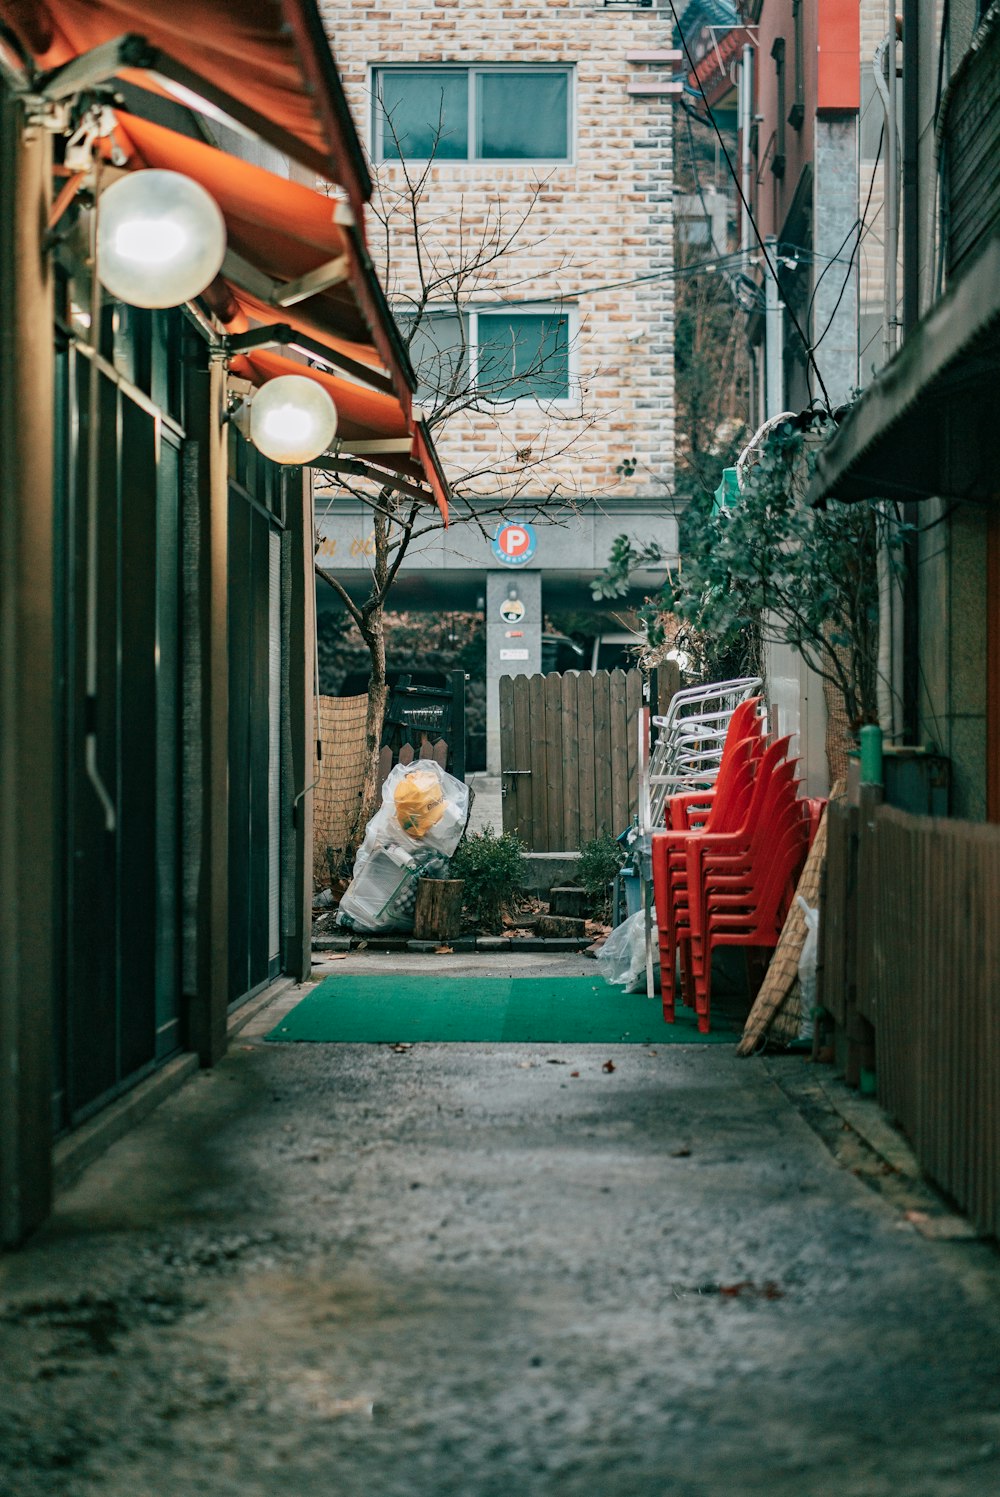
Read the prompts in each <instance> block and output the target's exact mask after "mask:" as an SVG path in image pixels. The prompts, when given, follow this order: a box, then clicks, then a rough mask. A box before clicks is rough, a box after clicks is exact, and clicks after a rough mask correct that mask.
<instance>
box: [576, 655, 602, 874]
mask: <svg viewBox="0 0 1000 1497" xmlns="http://www.w3.org/2000/svg"><path fill="white" fill-rule="evenodd" d="M601 695H603V697H604V698H605V701H606V700H607V690H606V687H605V684H604V678H602V677H601V676H600V675H584V676H581V677H580V693H579V708H578V715H577V729H578V737H577V742H576V747H575V754H576V764H575V766H574V770H575V772H573V771H571V772H570V773H569V775H568V779H569V783H570V784H571V785H575V786H576V794H577V801H578V803H579V818H578V820H577V827H576V832H577V837H576V841H575V842H572V843H570V847H571V849H574V850H575V849H576V848H578V847H582V846H583V844H584V843H585V842H591V841H593V839H594V838H595V837H596V836H597V795H598V793H599V791H598V786H599V785H600V784H601V781H602V779H603V778H604V777H605V774H606V771H605V770H604V766H603V764H602V760H603V759H604V757H605V755H604V754H603V753H602V751H601V749H600V748H599V747H598V744H597V734H596V732H595V718H596V708H597V699H598V697H599V696H601Z"/></svg>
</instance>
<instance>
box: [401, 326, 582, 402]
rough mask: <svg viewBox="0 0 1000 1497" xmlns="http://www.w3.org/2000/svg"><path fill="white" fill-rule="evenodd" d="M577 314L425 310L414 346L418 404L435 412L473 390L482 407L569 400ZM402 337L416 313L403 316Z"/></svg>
mask: <svg viewBox="0 0 1000 1497" xmlns="http://www.w3.org/2000/svg"><path fill="white" fill-rule="evenodd" d="M571 315H572V314H571V312H570V311H569V310H567V309H566V308H557V307H531V308H530V309H522V308H520V307H518V308H514V307H504V306H498V307H489V308H486V307H478V308H468V309H467V310H464V311H463V312H461V313H459V312H454V311H443V310H442V311H431V312H429V313H425V314H424V316H423V317H422V318H421V320H420V326H419V327H418V328H417V330H416V332H415V333H414V334H413V336H412V338H411V341H410V361H411V363H412V364H413V368H414V371H415V373H416V375H417V380H418V389H417V399H418V400H423V401H425V402H426V403H427V404H429V405H431V406H432V407H434V408H438V409H439V408H440V407H441V406H443V405H445V404H446V403H448V402H449V401H453V400H454V401H460V399H461V397H462V395H463V393H465V394H467V393H468V392H470V391H475V393H476V395H477V396H478V398H479V400H480V401H481V402H482V403H484V404H492V405H506V404H508V403H511V402H513V401H516V400H542V401H549V400H569V399H570V395H571V387H572V369H571V357H570V356H571V344H572V329H571V327H570V318H571ZM396 320H397V322H398V323H399V326H400V330H401V332H402V333H403V336H404V337H406V336H407V335H408V327H409V324H410V323H411V321H412V317H411V314H409V313H406V312H397V314H396Z"/></svg>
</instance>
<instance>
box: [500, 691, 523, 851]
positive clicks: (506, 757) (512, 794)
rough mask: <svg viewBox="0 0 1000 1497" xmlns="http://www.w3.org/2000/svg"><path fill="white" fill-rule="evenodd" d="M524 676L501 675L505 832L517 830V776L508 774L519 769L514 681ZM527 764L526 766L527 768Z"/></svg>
mask: <svg viewBox="0 0 1000 1497" xmlns="http://www.w3.org/2000/svg"><path fill="white" fill-rule="evenodd" d="M521 679H523V678H522V677H514V676H501V677H500V681H499V693H500V786H501V791H502V796H501V801H500V805H501V814H502V818H503V829H504V831H505V832H516V831H517V800H516V791H515V788H514V787H515V786H516V785H517V777H516V776H511V775H508V774H507V771H508V770H510V769H517V768H518V763H517V726H516V723H517V717H516V709H515V706H514V681H515V680H521ZM526 767H527V766H525V768H526Z"/></svg>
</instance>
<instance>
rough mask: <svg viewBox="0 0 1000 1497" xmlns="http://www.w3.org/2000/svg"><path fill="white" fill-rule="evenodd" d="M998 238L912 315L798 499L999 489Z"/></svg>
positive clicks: (962, 495) (952, 494)
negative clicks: (907, 330)
mask: <svg viewBox="0 0 1000 1497" xmlns="http://www.w3.org/2000/svg"><path fill="white" fill-rule="evenodd" d="M998 382H1000V235H998V236H995V237H994V238H992V239H991V240H990V241H989V242H988V243H987V245H986V246H985V248H984V250H983V252H982V253H981V254H980V255H979V256H978V258H977V259H976V260H975V262H974V263H973V264H972V265H970V266H969V267H968V268H967V269H965V270H964V271H963V273H962V275H961V276H960V277H959V278H958V279H957V280H956V281H955V282H954V284H953V285H952V286H950V287H949V288H948V291H947V292H946V294H945V295H944V296H943V297H942V298H941V300H940V301H939V302H937V303H936V305H935V306H934V307H932V309H931V310H930V311H929V312H928V313H927V315H926V316H925V317H924V318H922V319H921V321H920V322H919V323H918V324H917V326H916V327H915V328H914V330H913V332H912V333H911V334H910V335H909V337H908V338H907V339H906V342H905V343H904V344H903V347H902V348H901V349H900V351H899V353H897V354H896V356H895V358H894V359H893V360H892V361H891V363H889V364H887V365H886V367H885V368H884V369H883V370H882V371H881V372H880V373H879V374H878V376H877V377H876V378H875V380H874V381H873V382H872V384H871V385H869V386H868V388H867V389H866V390H865V392H864V394H863V395H862V396H861V398H860V400H859V401H858V403H857V405H856V406H854V407H853V409H852V410H850V411H849V412H848V413H847V415H846V417H845V419H844V421H843V423H842V424H841V427H840V430H839V431H838V432H837V433H836V435H835V436H834V437H832V438H831V440H830V441H829V442H828V443H827V445H826V446H825V447H824V448H823V449H822V450H821V451H820V453H819V456H818V459H817V464H816V473H815V476H814V478H813V481H812V483H811V485H810V488H809V491H808V494H807V498H808V500H809V502H810V503H812V504H818V503H822V502H823V501H824V500H826V499H840V500H842V501H846V502H847V503H852V502H855V501H857V500H861V499H879V498H883V499H924V498H930V497H932V496H939V497H941V498H947V499H980V500H983V499H992V498H995V497H996V496H997V495H998V494H1000V402H998V398H997V395H998V389H1000V383H998Z"/></svg>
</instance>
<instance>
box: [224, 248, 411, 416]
mask: <svg viewBox="0 0 1000 1497" xmlns="http://www.w3.org/2000/svg"><path fill="white" fill-rule="evenodd" d="M227 261H228V256H227ZM247 289H248V290H249V289H250V288H249V287H248V288H247ZM226 345H227V347H228V349H229V351H230V352H231V353H252V352H253V351H254V349H257V348H275V347H277V348H291V349H293V350H294V351H295V352H296V353H301V354H304V355H305V357H306V358H309V359H313V360H315V362H316V363H317V364H323V365H325V367H326V368H328V369H337V370H340V371H341V372H342V373H343V374H349V375H350V376H351V377H352V379H356V380H358V381H359V383H361V384H365V385H368V386H370V387H371V389H373V390H381V391H383V393H384V394H386V395H391V394H392V393H393V388H392V380H391V379H390V378H389V377H388V375H386V374H382V373H381V371H380V370H378V369H373V368H372V367H371V365H370V364H362V363H360V362H359V360H357V359H350V358H348V357H347V355H346V354H342V353H339V352H338V351H337V350H336V349H332V348H329V347H327V345H326V344H325V343H322V342H320V340H319V339H318V338H310V337H309V335H308V333H302V332H300V331H299V330H298V329H297V328H293V327H289V325H288V323H287V322H278V323H268V324H267V325H266V326H265V327H255V328H251V329H250V331H249V332H247V333H231V334H230V335H229V337H228V338H227V340H226Z"/></svg>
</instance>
